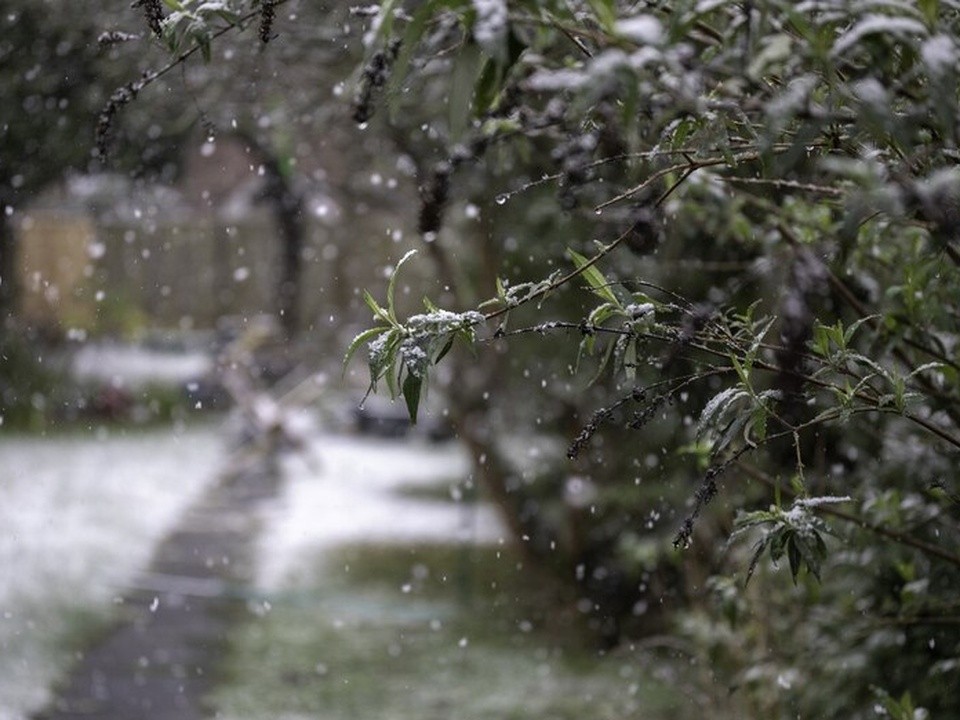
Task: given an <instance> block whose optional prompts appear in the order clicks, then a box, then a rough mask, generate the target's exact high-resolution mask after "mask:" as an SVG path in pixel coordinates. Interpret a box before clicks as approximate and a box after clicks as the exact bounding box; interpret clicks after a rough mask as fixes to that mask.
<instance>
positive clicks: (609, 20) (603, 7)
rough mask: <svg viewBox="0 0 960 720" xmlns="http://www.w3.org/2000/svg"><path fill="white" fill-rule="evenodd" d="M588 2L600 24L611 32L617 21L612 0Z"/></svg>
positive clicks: (615, 9)
mask: <svg viewBox="0 0 960 720" xmlns="http://www.w3.org/2000/svg"><path fill="white" fill-rule="evenodd" d="M589 4H590V9H591V10H593V14H594V15H596V16H597V21H598V22H599V23H600V26H601V27H602V28H603V29H604V30H606V31H607V32H613V29H614V25H616V22H617V8H616V3H614V2H613V0H589Z"/></svg>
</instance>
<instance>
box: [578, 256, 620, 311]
mask: <svg viewBox="0 0 960 720" xmlns="http://www.w3.org/2000/svg"><path fill="white" fill-rule="evenodd" d="M567 255H568V256H569V257H570V259H571V260H572V261H573V265H574V267H576V269H577V270H579V271H580V275H581V277H583V279H584V280H586V281H587V284H588V285H589V286H590V289H591V290H593V292H594V293H595V294H596V295H598V296H600V298H602V299H603V300H606V301H607V302H611V303H613V304H614V305H616V306H617V307H621V305H620V301H619V300H617V296H616V295H614V294H613V290H611V289H610V283H609V282H607V279H606V278H605V277H604V276H603V273H601V272H600V271H599V270H597V268H596V266H595V265H591V264H590V261H589V260H587V258H585V257H584V256H583V255H581V254H580V253H578V252H576V251H574V250H571V249H570V248H567Z"/></svg>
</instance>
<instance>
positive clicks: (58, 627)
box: [0, 427, 221, 720]
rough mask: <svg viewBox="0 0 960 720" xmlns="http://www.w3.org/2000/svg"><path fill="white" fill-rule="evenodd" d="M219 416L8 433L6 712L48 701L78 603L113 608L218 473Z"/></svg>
mask: <svg viewBox="0 0 960 720" xmlns="http://www.w3.org/2000/svg"><path fill="white" fill-rule="evenodd" d="M220 456H221V447H220V442H219V441H218V439H217V435H216V430H215V429H214V428H212V427H191V428H190V429H189V431H187V432H185V433H176V432H174V431H158V432H149V433H144V434H136V435H131V436H127V437H109V436H108V437H106V438H103V439H94V438H93V437H91V436H72V437H61V438H56V439H38V438H4V439H0V458H2V462H0V568H2V570H0V720H22V719H23V718H25V717H26V716H27V713H28V712H29V711H31V710H34V709H36V708H38V707H40V706H41V705H43V704H44V703H46V702H47V701H49V697H50V696H49V690H48V688H49V686H50V684H51V683H52V682H53V681H54V680H55V679H56V678H57V677H58V676H59V675H60V673H62V672H63V670H64V669H65V668H66V666H67V665H68V664H69V662H70V661H71V660H72V657H67V656H65V655H64V651H63V648H62V642H63V638H64V636H65V635H66V634H68V633H71V632H75V631H76V627H74V626H73V625H72V624H75V623H77V621H78V618H77V615H76V613H78V612H88V611H92V612H95V613H101V614H102V613H105V612H106V608H107V607H108V605H109V603H111V602H112V600H113V597H114V596H115V595H116V593H117V592H118V590H117V588H119V587H121V586H123V585H125V584H126V583H127V582H128V581H129V579H130V578H131V577H133V576H134V574H135V573H136V572H138V571H139V570H140V569H142V568H143V566H145V565H146V564H147V562H148V561H149V558H150V553H151V551H152V548H153V546H154V544H155V543H156V541H157V540H158V539H159V538H160V537H161V536H162V535H163V534H164V533H165V531H166V530H167V528H168V527H169V526H170V525H171V524H172V523H173V522H174V521H175V519H176V518H177V516H178V514H179V513H180V512H181V510H182V509H183V508H184V506H185V505H186V504H187V503H189V502H190V501H191V500H192V499H193V498H194V497H195V496H196V495H197V494H198V493H199V492H200V491H201V490H202V488H203V487H205V486H206V485H207V484H208V482H210V481H211V480H212V479H213V478H214V477H215V475H216V469H217V467H218V464H219V462H220Z"/></svg>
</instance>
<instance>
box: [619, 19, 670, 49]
mask: <svg viewBox="0 0 960 720" xmlns="http://www.w3.org/2000/svg"><path fill="white" fill-rule="evenodd" d="M616 30H617V34H619V35H620V36H622V37H625V38H627V39H628V40H632V41H633V42H635V43H639V44H641V45H656V44H657V43H659V42H660V41H661V40H662V39H663V26H662V25H661V24H660V21H659V20H657V18H655V17H654V16H653V15H637V16H635V17H632V18H626V19H625V20H620V21H619V22H617V24H616Z"/></svg>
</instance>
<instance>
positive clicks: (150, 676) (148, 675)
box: [35, 463, 280, 720]
mask: <svg viewBox="0 0 960 720" xmlns="http://www.w3.org/2000/svg"><path fill="white" fill-rule="evenodd" d="M279 478H280V473H278V472H277V471H276V468H275V467H271V466H270V465H269V464H268V463H257V464H256V465H255V466H254V467H249V468H247V469H245V470H243V471H240V472H237V473H236V474H234V475H233V476H231V477H228V478H225V479H223V480H222V481H221V482H220V483H218V484H217V485H215V486H214V487H212V488H211V489H210V490H209V491H208V492H207V493H206V494H205V495H204V496H202V497H201V498H200V499H199V500H198V501H197V502H196V503H195V504H194V505H193V506H192V507H191V508H189V509H188V510H187V512H186V513H184V515H183V516H182V517H181V519H180V521H179V523H178V524H177V525H176V526H175V527H174V528H173V530H172V531H171V533H170V534H169V535H168V536H167V537H166V539H165V540H164V541H163V542H162V543H161V544H160V545H159V546H158V548H157V550H156V553H155V555H154V559H153V562H152V563H151V565H150V567H149V569H148V570H147V571H146V572H145V573H143V574H141V575H140V576H138V577H137V578H136V579H135V580H134V582H133V583H132V587H130V588H129V589H128V591H127V592H126V593H124V595H123V597H122V602H121V605H122V610H121V613H120V615H121V617H120V619H119V620H118V622H117V624H116V625H115V626H114V627H113V628H111V629H110V630H109V631H108V632H107V633H105V635H104V637H103V638H102V639H101V640H100V641H99V642H97V643H94V644H93V645H92V646H91V647H90V648H89V649H88V651H87V652H86V653H85V654H84V656H83V657H82V659H81V660H80V661H79V662H78V663H77V665H76V667H75V668H74V670H73V672H72V673H71V675H70V676H69V677H68V678H67V680H66V681H65V683H64V685H63V686H62V688H61V689H60V691H59V692H58V693H57V695H58V697H57V700H56V701H55V702H54V703H53V704H52V706H51V707H49V708H47V709H46V710H45V711H43V712H41V713H40V714H38V715H36V716H35V718H36V720H76V719H78V718H97V720H145V719H146V718H149V720H201V719H202V718H204V717H206V716H207V713H206V712H205V711H204V707H203V698H204V696H205V695H206V694H207V692H208V691H209V689H210V688H211V687H212V686H213V684H214V683H215V682H216V681H217V672H218V663H219V660H220V659H221V657H222V655H223V650H224V648H225V643H226V638H227V634H228V632H229V631H230V629H231V627H232V625H233V624H234V623H235V622H237V621H238V620H240V619H241V617H242V615H243V613H244V611H245V610H246V607H247V602H248V601H247V599H246V598H245V597H244V595H245V593H244V588H245V587H246V586H247V585H246V584H247V583H248V582H249V581H250V580H251V579H252V577H253V572H254V568H253V560H254V553H255V541H256V537H257V534H258V532H259V530H260V525H261V518H260V515H261V512H260V511H261V509H262V507H263V505H264V503H265V501H267V500H269V499H271V498H273V497H275V496H276V495H277V494H278V492H279V489H280V480H279Z"/></svg>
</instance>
